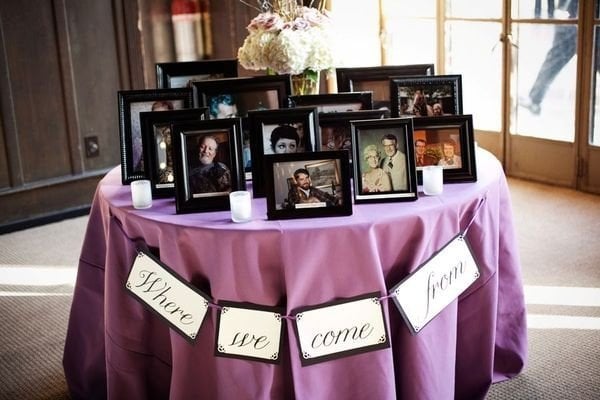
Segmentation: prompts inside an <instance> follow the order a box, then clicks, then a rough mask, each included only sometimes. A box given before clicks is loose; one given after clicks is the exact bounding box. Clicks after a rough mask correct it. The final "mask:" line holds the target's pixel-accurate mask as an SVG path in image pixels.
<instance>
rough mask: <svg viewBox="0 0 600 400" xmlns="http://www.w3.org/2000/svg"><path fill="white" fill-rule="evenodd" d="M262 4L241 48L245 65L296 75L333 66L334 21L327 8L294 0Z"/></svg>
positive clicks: (240, 53)
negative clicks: (305, 4) (331, 31)
mask: <svg viewBox="0 0 600 400" xmlns="http://www.w3.org/2000/svg"><path fill="white" fill-rule="evenodd" d="M261 3H262V5H261V9H259V11H262V12H261V13H260V14H259V15H258V16H256V17H255V18H254V19H252V21H250V24H249V25H248V27H247V29H248V36H247V37H246V39H245V40H244V43H243V45H242V47H240V48H239V50H238V60H239V62H240V64H241V65H242V66H243V67H244V68H246V69H251V70H265V69H268V70H271V71H273V72H276V73H278V74H292V75H295V74H301V73H305V72H313V73H314V72H318V71H321V70H324V69H329V68H331V67H332V66H333V62H334V61H333V55H332V54H333V51H332V47H331V46H332V45H331V43H332V40H331V34H330V30H331V24H330V19H329V16H328V15H327V13H326V12H325V11H321V10H320V9H317V8H314V7H305V6H301V5H299V4H297V3H296V2H295V1H293V0H289V1H279V2H278V3H277V4H278V5H279V7H277V6H272V5H271V4H270V3H269V2H264V1H263V2H261ZM265 3H266V4H267V5H266V6H265ZM281 3H285V6H284V5H281ZM320 8H321V7H320Z"/></svg>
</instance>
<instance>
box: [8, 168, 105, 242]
mask: <svg viewBox="0 0 600 400" xmlns="http://www.w3.org/2000/svg"><path fill="white" fill-rule="evenodd" d="M105 173H106V171H99V172H96V173H93V174H87V175H86V176H83V177H82V176H80V177H77V178H63V179H58V178H57V179H56V180H55V181H54V182H52V183H51V184H45V185H41V184H39V185H36V186H30V187H25V188H19V190H13V191H10V192H5V193H0V209H1V210H2V216H1V217H0V231H1V230H2V229H8V228H6V227H9V226H13V225H15V224H17V225H19V224H26V223H27V222H28V221H35V220H39V219H44V218H47V217H48V216H51V215H60V214H61V213H63V212H68V211H69V210H73V209H84V208H86V207H89V206H90V205H91V204H92V200H93V198H94V193H95V191H96V186H97V185H98V182H99V181H100V179H102V177H103V176H104V175H105Z"/></svg>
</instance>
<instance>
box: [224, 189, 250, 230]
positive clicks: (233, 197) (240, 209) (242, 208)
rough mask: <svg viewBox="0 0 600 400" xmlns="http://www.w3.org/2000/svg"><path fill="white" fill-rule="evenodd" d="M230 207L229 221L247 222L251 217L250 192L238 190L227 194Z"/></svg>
mask: <svg viewBox="0 0 600 400" xmlns="http://www.w3.org/2000/svg"><path fill="white" fill-rule="evenodd" d="M229 204H230V206H231V220H232V221H233V222H247V221H250V218H251V217H252V199H251V198H250V192H247V191H245V190H238V191H236V192H231V193H229Z"/></svg>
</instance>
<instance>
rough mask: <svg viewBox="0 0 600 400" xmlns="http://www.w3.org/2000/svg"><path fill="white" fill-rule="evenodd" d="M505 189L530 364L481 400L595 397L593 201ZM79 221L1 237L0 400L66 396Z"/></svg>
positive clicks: (598, 394) (596, 215)
mask: <svg viewBox="0 0 600 400" xmlns="http://www.w3.org/2000/svg"><path fill="white" fill-rule="evenodd" d="M509 185H510V188H511V193H512V196H513V211H514V216H515V223H516V228H517V235H518V238H519V247H520V253H521V261H522V265H523V277H524V283H525V285H526V287H525V293H526V299H527V303H528V314H529V317H528V324H529V353H530V357H529V363H528V365H527V368H526V370H525V371H524V372H523V373H522V374H521V375H519V376H518V377H516V378H514V379H512V380H510V381H507V382H504V383H500V384H496V385H493V386H492V388H491V390H490V392H489V395H488V399H489V400H497V399H544V400H546V399H561V400H562V399H583V400H586V399H590V400H591V399H600V246H598V238H600V196H594V195H589V194H584V193H579V192H576V191H573V190H569V189H563V188H556V187H551V186H546V185H541V184H535V183H530V182H525V181H521V180H514V179H511V180H510V181H509ZM86 223H87V217H80V218H75V219H70V220H65V221H62V222H59V223H54V224H49V225H46V226H42V227H38V228H32V229H28V230H26V231H21V232H14V233H10V234H6V235H0V310H1V311H0V337H1V338H2V339H1V341H0V399H11V400H18V399H27V400H37V399H39V400H42V399H43V400H49V399H52V400H54V399H56V400H58V399H68V395H67V392H66V383H65V380H64V375H63V371H62V364H61V360H62V351H63V345H64V337H65V334H66V325H67V320H68V312H69V307H70V302H71V293H72V290H73V282H74V279H75V274H76V265H77V259H78V255H79V250H80V247H81V243H82V240H83V236H84V233H85V225H86Z"/></svg>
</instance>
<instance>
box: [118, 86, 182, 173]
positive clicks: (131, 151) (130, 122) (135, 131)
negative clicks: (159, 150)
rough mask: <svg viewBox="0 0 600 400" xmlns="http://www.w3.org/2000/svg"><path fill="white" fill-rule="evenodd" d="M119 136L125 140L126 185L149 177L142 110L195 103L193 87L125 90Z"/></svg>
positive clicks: (120, 99)
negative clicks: (144, 145) (141, 117)
mask: <svg viewBox="0 0 600 400" xmlns="http://www.w3.org/2000/svg"><path fill="white" fill-rule="evenodd" d="M117 97H118V104H119V136H120V143H121V181H122V182H123V184H124V185H126V184H129V183H130V182H131V181H134V180H136V179H146V178H148V174H147V171H146V169H145V168H144V149H143V143H142V129H141V125H140V113H141V112H145V111H168V110H181V109H184V108H191V107H192V89H190V88H179V89H148V90H121V91H119V92H118V93H117Z"/></svg>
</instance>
